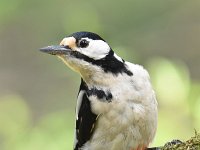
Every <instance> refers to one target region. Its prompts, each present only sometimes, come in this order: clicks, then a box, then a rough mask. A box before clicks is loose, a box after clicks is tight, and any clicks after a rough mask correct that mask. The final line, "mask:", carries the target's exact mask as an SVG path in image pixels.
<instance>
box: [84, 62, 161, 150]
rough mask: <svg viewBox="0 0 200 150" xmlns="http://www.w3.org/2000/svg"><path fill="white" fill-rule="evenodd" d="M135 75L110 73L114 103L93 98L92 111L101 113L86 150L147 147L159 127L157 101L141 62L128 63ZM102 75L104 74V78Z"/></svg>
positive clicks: (125, 149) (107, 87) (105, 87)
mask: <svg viewBox="0 0 200 150" xmlns="http://www.w3.org/2000/svg"><path fill="white" fill-rule="evenodd" d="M126 64H127V66H128V69H129V70H130V71H132V73H133V76H128V75H120V74H119V75H118V76H117V77H116V76H115V77H111V76H112V75H109V77H108V76H107V77H104V78H109V82H110V83H112V84H109V85H110V86H104V87H99V88H103V89H104V90H109V91H110V92H111V93H112V96H113V99H112V102H110V103H106V102H102V101H99V100H98V99H97V97H95V96H92V97H90V101H91V104H92V110H93V112H94V113H96V114H100V116H99V118H98V122H97V126H96V129H95V132H94V135H93V136H92V138H91V140H90V141H89V142H87V143H86V144H85V146H84V148H83V150H103V149H108V150H128V149H130V148H133V149H135V148H137V147H138V146H139V145H141V146H143V145H144V146H148V144H149V143H150V142H152V140H153V138H154V135H155V132H156V128H157V101H156V98H155V94H154V91H153V90H152V87H151V84H150V81H149V75H148V73H147V71H146V70H144V69H143V68H142V67H141V66H139V65H134V64H131V63H126ZM101 78H102V77H101Z"/></svg>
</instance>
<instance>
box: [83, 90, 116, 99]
mask: <svg viewBox="0 0 200 150" xmlns="http://www.w3.org/2000/svg"><path fill="white" fill-rule="evenodd" d="M87 95H88V97H90V96H92V95H94V96H97V98H98V99H99V100H100V101H101V100H103V101H107V102H111V99H112V97H113V96H112V93H110V92H109V91H107V92H104V91H103V90H99V89H97V88H92V89H90V90H87Z"/></svg>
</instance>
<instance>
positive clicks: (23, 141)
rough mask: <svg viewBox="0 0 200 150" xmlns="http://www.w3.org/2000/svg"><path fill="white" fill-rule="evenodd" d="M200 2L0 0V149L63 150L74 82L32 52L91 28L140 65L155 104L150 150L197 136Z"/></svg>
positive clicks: (69, 141) (69, 131)
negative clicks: (146, 73)
mask: <svg viewBox="0 0 200 150" xmlns="http://www.w3.org/2000/svg"><path fill="white" fill-rule="evenodd" d="M199 27H200V1H184V0H177V1H174V0H168V1H160V0H150V1H149V0H131V1H130V0H129V1H114V0H109V1H107V0H101V1H92V0H85V1H80V0H76V1H70V0H57V1H52V0H43V1H40V0H29V1H25V0H17V1H16V0H1V2H0V150H35V149H37V150H56V149H59V150H62V149H63V150H64V149H65V150H66V149H67V150H70V149H72V147H73V138H74V131H73V130H74V122H75V120H74V118H75V117H74V116H75V114H74V108H75V105H76V96H77V92H78V88H79V82H80V77H79V76H78V75H77V74H76V73H74V72H72V71H71V70H70V69H68V68H67V67H65V65H64V64H63V63H62V62H61V61H59V60H58V59H56V58H55V57H53V56H50V55H45V54H43V53H40V52H39V51H38V49H39V48H40V47H44V46H47V45H51V44H56V43H59V42H60V40H61V39H62V38H63V37H65V36H66V35H68V34H71V33H72V32H75V31H83V30H87V31H93V32H96V33H98V34H100V35H101V36H102V37H103V38H105V39H106V40H107V41H108V43H109V44H110V46H111V47H112V49H113V50H114V51H115V52H116V53H117V54H118V55H119V56H121V57H123V58H124V59H125V60H128V61H131V62H134V63H139V64H143V65H145V67H146V68H147V69H148V71H149V73H150V76H151V80H152V83H153V86H154V89H155V92H156V95H157V99H158V103H159V120H158V131H157V135H156V138H155V140H154V143H153V144H152V146H158V145H163V144H164V143H165V142H166V141H171V140H172V139H174V138H175V139H177V138H178V139H180V140H186V139H188V138H189V137H191V136H192V135H193V133H194V129H196V130H197V131H200V115H199V114H200V82H199V79H200V69H199V66H200V61H199V56H200V51H199V47H200V42H199V39H200V28H199Z"/></svg>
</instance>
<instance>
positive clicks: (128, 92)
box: [40, 31, 158, 150]
mask: <svg viewBox="0 0 200 150" xmlns="http://www.w3.org/2000/svg"><path fill="white" fill-rule="evenodd" d="M40 51H42V52H44V53H47V54H51V55H56V56H57V57H59V58H60V59H61V60H62V61H63V62H64V63H65V64H66V65H67V66H68V67H69V68H70V69H72V70H73V71H75V72H77V73H78V74H79V75H80V77H81V84H80V88H79V92H78V96H77V105H76V119H75V124H76V127H75V137H74V138H75V139H74V148H73V149H74V150H145V149H147V147H148V146H149V144H150V143H152V141H153V139H154V137H155V134H156V130H157V113H158V110H157V105H158V104H157V100H156V96H155V92H154V90H153V87H152V84H151V81H150V76H149V73H148V72H147V70H146V69H144V67H143V66H141V65H138V64H134V63H130V62H128V61H125V60H124V59H123V58H121V57H120V56H118V55H117V54H116V53H115V52H114V50H113V49H112V48H111V46H110V45H109V44H108V43H107V42H106V41H105V40H104V39H103V38H102V37H101V36H99V35H98V34H96V33H93V32H87V31H80V32H75V33H72V34H70V35H68V36H66V37H64V39H63V40H62V41H61V42H60V44H58V45H51V46H47V47H43V48H41V49H40Z"/></svg>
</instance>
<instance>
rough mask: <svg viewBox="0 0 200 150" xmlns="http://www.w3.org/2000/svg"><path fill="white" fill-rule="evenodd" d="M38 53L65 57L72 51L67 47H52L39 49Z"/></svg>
mask: <svg viewBox="0 0 200 150" xmlns="http://www.w3.org/2000/svg"><path fill="white" fill-rule="evenodd" d="M40 51H42V52H44V53H48V54H51V55H65V54H68V53H69V52H70V51H72V49H71V48H70V47H68V46H62V45H52V46H47V47H44V48H40Z"/></svg>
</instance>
